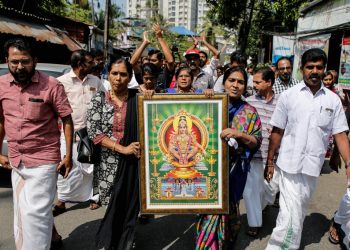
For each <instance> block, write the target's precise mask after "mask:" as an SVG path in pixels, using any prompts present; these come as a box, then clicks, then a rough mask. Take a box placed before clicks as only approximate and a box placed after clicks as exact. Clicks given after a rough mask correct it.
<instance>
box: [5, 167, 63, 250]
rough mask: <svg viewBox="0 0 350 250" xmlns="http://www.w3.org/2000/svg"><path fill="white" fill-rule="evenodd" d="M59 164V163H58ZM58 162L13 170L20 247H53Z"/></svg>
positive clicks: (18, 243)
mask: <svg viewBox="0 0 350 250" xmlns="http://www.w3.org/2000/svg"><path fill="white" fill-rule="evenodd" d="M57 164H58V163H57ZM57 164H49V165H42V166H38V167H34V168H25V167H24V165H23V164H22V163H21V164H20V165H19V167H18V168H13V171H12V187H13V204H14V206H13V208H14V235H15V243H16V249H17V250H20V249H23V250H27V249H36V250H41V249H43V250H44V249H50V245H51V236H52V226H53V215H52V203H53V201H54V198H55V194H56V182H57V172H56V166H57Z"/></svg>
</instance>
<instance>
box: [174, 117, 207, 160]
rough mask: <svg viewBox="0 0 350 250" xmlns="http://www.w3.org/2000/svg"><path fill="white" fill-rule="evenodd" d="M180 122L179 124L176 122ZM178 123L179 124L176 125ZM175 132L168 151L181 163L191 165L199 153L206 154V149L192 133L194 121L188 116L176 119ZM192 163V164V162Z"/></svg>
mask: <svg viewBox="0 0 350 250" xmlns="http://www.w3.org/2000/svg"><path fill="white" fill-rule="evenodd" d="M176 123H178V124H176ZM176 125H177V126H176ZM173 127H174V132H173V134H172V135H171V136H170V141H169V146H168V151H169V153H170V154H171V156H172V158H173V160H174V161H176V162H178V164H179V165H184V166H186V165H189V164H190V163H191V162H194V157H195V156H196V154H197V153H200V154H203V155H204V154H205V150H204V148H203V147H202V145H200V144H199V143H198V141H197V140H196V137H195V135H194V134H193V133H192V122H191V119H190V117H188V116H179V117H178V118H177V119H174V123H173ZM190 165H192V164H190Z"/></svg>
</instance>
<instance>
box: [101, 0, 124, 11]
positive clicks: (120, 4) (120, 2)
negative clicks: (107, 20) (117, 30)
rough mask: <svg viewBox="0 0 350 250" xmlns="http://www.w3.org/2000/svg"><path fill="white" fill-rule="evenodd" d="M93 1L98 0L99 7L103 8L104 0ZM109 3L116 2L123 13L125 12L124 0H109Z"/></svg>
mask: <svg viewBox="0 0 350 250" xmlns="http://www.w3.org/2000/svg"><path fill="white" fill-rule="evenodd" d="M95 1H99V2H100V8H101V9H104V8H105V7H104V6H105V0H94V2H95ZM111 3H115V4H117V5H118V6H119V7H120V8H121V9H122V11H123V12H124V13H126V0H111Z"/></svg>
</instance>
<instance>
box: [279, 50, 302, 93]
mask: <svg viewBox="0 0 350 250" xmlns="http://www.w3.org/2000/svg"><path fill="white" fill-rule="evenodd" d="M276 65H277V74H278V77H277V78H276V81H275V84H274V85H273V92H274V93H275V94H276V95H278V94H281V93H282V92H283V91H285V90H287V89H289V88H291V87H293V86H294V85H296V84H298V80H296V79H294V78H293V77H292V72H293V68H292V63H291V61H290V59H289V58H288V57H281V58H279V59H278V60H277V62H276Z"/></svg>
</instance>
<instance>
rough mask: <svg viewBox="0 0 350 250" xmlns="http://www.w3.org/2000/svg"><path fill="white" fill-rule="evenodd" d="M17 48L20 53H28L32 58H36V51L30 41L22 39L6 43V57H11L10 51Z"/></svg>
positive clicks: (10, 40) (14, 39)
mask: <svg viewBox="0 0 350 250" xmlns="http://www.w3.org/2000/svg"><path fill="white" fill-rule="evenodd" d="M11 47H12V48H16V49H18V50H19V51H26V52H28V54H29V55H30V56H31V57H32V58H35V57H36V56H35V51H34V50H33V47H32V44H31V43H30V42H29V40H28V39H22V38H13V39H9V40H7V41H6V42H5V45H4V52H5V57H6V58H7V57H8V56H9V49H10V48H11Z"/></svg>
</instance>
